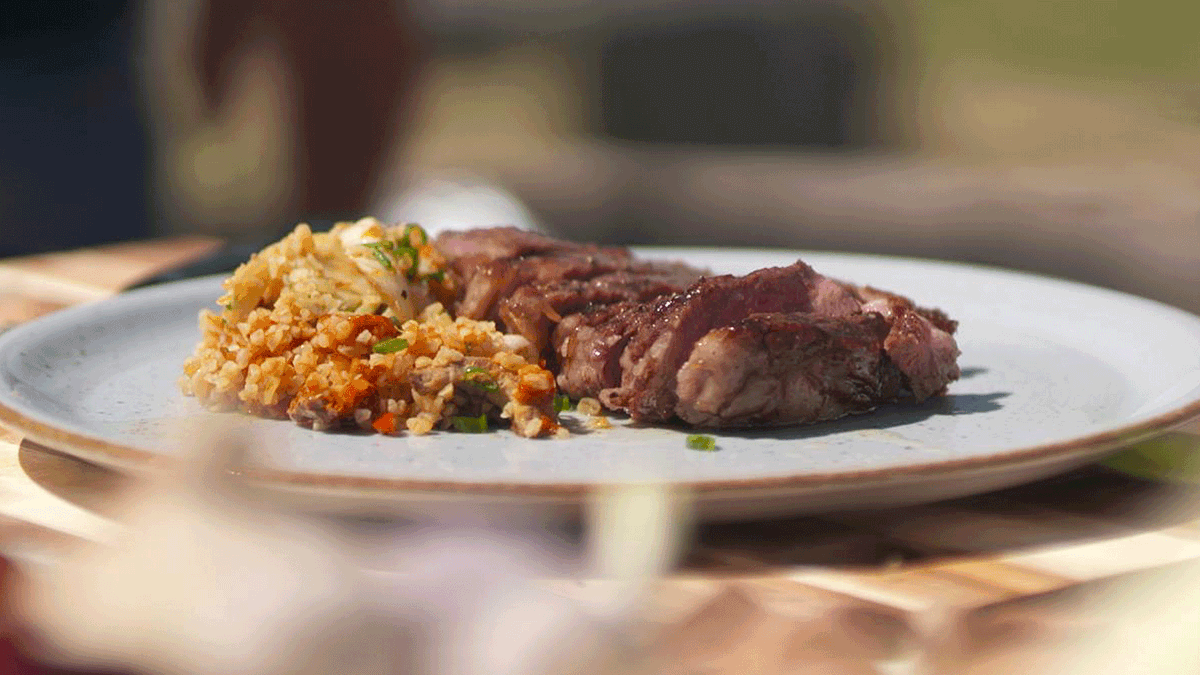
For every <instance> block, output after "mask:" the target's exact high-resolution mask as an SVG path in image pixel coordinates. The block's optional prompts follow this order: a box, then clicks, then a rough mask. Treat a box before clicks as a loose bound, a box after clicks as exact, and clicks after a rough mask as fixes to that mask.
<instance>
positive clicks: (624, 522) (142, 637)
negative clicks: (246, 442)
mask: <svg viewBox="0 0 1200 675" xmlns="http://www.w3.org/2000/svg"><path fill="white" fill-rule="evenodd" d="M199 452H200V453H201V454H199V455H197V456H196V457H193V458H190V459H189V460H187V461H185V462H183V463H181V464H180V465H179V466H178V467H174V468H172V469H171V470H170V471H168V472H167V474H166V475H165V476H163V477H160V478H157V479H152V480H150V481H148V482H147V483H145V484H141V485H138V486H135V487H134V488H133V489H132V490H131V491H130V492H129V493H128V494H127V495H126V496H125V500H124V502H123V504H124V505H123V507H121V508H120V509H119V513H120V515H119V516H118V520H119V521H120V522H121V523H122V524H123V525H124V526H125V528H126V530H125V532H124V533H123V535H121V536H119V537H117V541H115V542H114V545H113V546H111V547H110V546H103V545H97V544H86V545H85V544H81V545H80V546H79V547H78V548H77V549H76V550H75V551H74V552H72V553H70V554H68V556H67V558H66V559H65V560H64V561H63V562H62V563H61V564H59V565H55V566H53V567H50V568H45V569H35V570H31V571H30V572H29V574H28V577H27V579H26V581H25V582H24V583H22V584H21V585H20V586H19V587H18V588H17V595H16V601H17V609H18V615H19V616H20V618H21V620H22V622H23V624H24V625H26V626H27V627H28V628H29V630H30V631H31V634H32V636H33V637H34V638H35V641H34V642H33V644H34V645H35V648H36V649H37V653H38V655H39V658H43V659H46V660H49V661H51V662H54V663H60V664H64V665H69V666H71V667H77V668H89V669H117V670H121V671H133V672H139V673H149V674H163V675H174V674H179V675H184V674H187V675H204V674H209V673H211V674H213V675H217V674H220V675H268V674H280V675H282V674H284V673H287V674H291V675H299V674H301V673H313V674H314V675H315V674H318V673H321V674H325V673H330V674H332V673H338V674H339V675H343V674H344V675H355V674H364V675H365V674H368V673H380V674H383V673H407V674H420V673H426V674H429V675H433V674H436V673H454V674H456V675H470V674H472V673H478V674H479V675H485V674H486V675H505V674H512V675H517V674H522V675H525V674H528V675H534V674H538V673H545V674H546V675H550V674H560V673H568V672H578V673H590V672H611V671H612V668H614V667H616V661H614V659H623V660H624V659H635V660H636V654H635V653H634V652H632V651H630V649H631V648H632V646H633V645H635V644H636V643H637V640H635V639H634V636H632V635H630V634H628V633H627V627H626V626H625V622H626V621H627V620H628V618H629V617H631V616H632V615H633V614H634V613H636V612H637V611H638V610H639V607H640V603H641V602H643V600H644V597H643V593H644V591H645V589H646V583H647V582H648V581H649V580H651V579H654V578H656V577H658V576H659V575H661V574H662V573H664V572H665V571H666V570H668V569H669V568H670V567H672V566H673V565H674V564H675V560H676V558H677V556H678V550H679V549H678V545H677V542H676V539H677V537H678V536H679V524H678V523H679V522H680V521H678V520H677V516H678V514H677V512H676V511H675V510H674V508H673V505H674V504H675V502H674V501H673V497H672V495H671V494H670V493H668V492H666V491H664V490H662V489H661V488H656V487H654V486H647V487H644V488H629V489H621V488H618V489H616V490H615V491H614V492H613V493H612V494H611V495H609V496H607V497H603V498H601V499H599V500H598V501H597V502H596V506H595V509H594V511H593V513H594V518H595V522H596V523H597V524H598V527H597V534H596V535H595V536H596V537H599V538H600V539H599V540H596V541H593V549H594V550H593V553H592V555H591V556H590V558H589V559H586V560H576V559H573V558H572V556H570V555H569V554H568V553H567V552H566V551H564V550H561V549H560V548H557V547H555V546H553V545H552V544H551V542H550V539H548V538H543V537H540V536H536V535H532V534H528V533H527V534H525V535H519V534H516V533H515V532H505V531H502V530H495V529H478V528H464V527H454V526H449V525H446V526H440V527H439V526H435V525H424V526H420V527H401V526H399V525H393V526H387V525H384V524H383V523H378V524H377V526H376V527H369V528H366V529H365V530H362V531H356V532H351V531H350V530H349V529H347V528H346V527H337V526H335V524H334V523H332V522H330V521H322V520H317V519H316V518H313V517H305V516H302V515H301V514H298V513H295V512H292V511H290V510H288V509H286V508H281V506H280V505H279V504H278V503H275V502H272V501H271V500H270V499H268V498H266V497H264V495H262V494H261V493H258V492H256V491H255V490H254V489H253V488H251V487H250V486H248V485H247V484H245V483H244V482H243V481H242V479H240V478H238V477H236V476H235V475H233V474H231V473H229V471H230V470H231V469H233V468H234V467H239V466H242V462H243V460H244V457H243V456H242V455H243V453H245V452H246V450H245V448H244V446H242V445H240V444H239V443H237V442H230V441H225V442H223V443H221V444H219V445H218V446H217V447H215V448H214V447H210V446H208V445H207V444H204V445H202V447H201V448H200V450H199ZM205 453H207V454H205ZM630 490H632V492H631V491H630ZM343 525H345V524H343ZM576 574H583V575H590V574H596V575H601V576H603V577H605V578H607V579H609V580H611V581H615V582H617V583H616V585H615V586H613V587H612V589H613V590H612V591H611V592H606V593H601V594H600V596H599V597H598V598H593V600H592V601H591V602H578V601H570V600H567V599H565V598H563V597H560V596H557V595H554V594H552V593H549V592H547V591H546V590H544V589H542V588H539V587H538V586H537V585H536V584H535V583H534V577H542V578H545V577H547V576H554V577H557V578H568V577H571V576H573V575H576Z"/></svg>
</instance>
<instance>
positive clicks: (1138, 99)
mask: <svg viewBox="0 0 1200 675" xmlns="http://www.w3.org/2000/svg"><path fill="white" fill-rule="evenodd" d="M1197 18H1200V6H1194V5H1192V4H1188V3H1179V2H1176V1H1175V0H1144V1H1142V2H1135V1H1134V0H1106V1H1105V2H1094V1H1091V0H1010V1H1007V2H1001V1H999V0H942V1H940V2H935V3H918V2H915V1H911V0H863V1H859V2H852V1H850V0H845V1H838V0H805V1H803V2H782V1H773V0H750V1H748V2H736V3H735V2H731V1H729V0H724V1H719V0H691V1H683V0H618V1H610V2H605V3H597V2H586V1H585V0H536V1H535V0H530V1H523V2H519V3H514V2H504V1H501V0H418V1H415V2H398V1H395V0H362V1H360V2H355V3H328V2H321V1H318V0H290V1H287V2H284V1H280V0H240V1H239V0H183V1H180V2H165V1H161V2H151V1H145V0H143V1H141V2H138V1H132V0H127V1H125V2H117V1H112V2H101V1H99V0H94V1H87V0H60V1H54V0H31V1H29V2H26V3H24V4H22V5H19V6H16V8H15V9H11V10H9V11H8V17H7V18H6V20H5V23H4V24H3V27H2V28H0V31H2V33H0V38H2V40H3V47H2V50H0V55H2V56H0V77H2V78H3V82H4V84H3V87H2V88H0V92H3V93H2V96H3V98H4V101H3V105H2V106H0V115H3V116H4V119H3V124H2V125H0V143H2V144H3V145H2V146H0V177H2V182H0V186H3V187H0V218H2V219H3V220H2V222H3V223H4V225H3V228H2V229H0V255H15V254H20V253H29V252H35V251H41V250H50V249H61V248H67V247H74V246H82V245H89V244H94V243H99V242H104V241H115V240H120V239H128V238H136V237H148V236H159V235H169V234H177V233H184V232H188V233H208V234H215V235H219V236H222V237H226V238H229V239H232V240H245V241H253V240H255V239H256V238H259V237H269V236H276V235H278V234H279V233H281V232H282V231H283V230H284V229H286V228H288V227H290V226H291V225H292V224H294V223H295V222H297V221H299V220H305V219H337V218H351V217H357V216H359V215H362V214H365V213H374V214H378V215H380V216H381V217H386V218H395V219H411V220H422V221H432V222H423V224H429V225H432V226H433V227H434V228H439V227H469V226H475V225H489V224H495V223H498V222H510V221H517V222H519V224H523V225H527V226H532V227H541V228H544V229H546V230H548V231H550V232H552V233H555V234H558V235H561V236H564V237H568V238H574V239H590V240H598V241H605V242H616V243H639V244H721V245H744V246H787V247H794V248H810V249H829V250H846V251H869V252H880V253H892V254H903V255H914V256H925V257H935V258H946V259H956V260H966V261H974V262H984V263H991V264H999V265H1004V266H1007V267H1015V268H1020V269H1028V270H1034V271H1038V272H1043V273H1048V274H1054V275H1057V276H1066V277H1071V278H1076V279H1080V280H1084V281H1089V282H1092V283H1097V284H1101V285H1105V286H1109V287H1114V288H1119V289H1123V290H1127V291H1132V292H1135V293H1139V294H1143V295H1148V296H1151V297H1155V298H1158V299H1161V300H1165V301H1167V302H1171V303H1173V304H1176V305H1180V306H1184V307H1187V308H1189V309H1192V310H1197V311H1200V294H1197V293H1195V292H1194V291H1193V288H1194V284H1195V280H1196V279H1200V180H1198V179H1200V165H1198V162H1197V160H1196V157H1200V153H1198V152H1197V151H1198V150H1200V79H1198V74H1200V40H1197V39H1196V38H1195V37H1194V34H1193V33H1194V30H1193V29H1192V26H1194V25H1195V20H1196V19H1197ZM417 216H420V217H417Z"/></svg>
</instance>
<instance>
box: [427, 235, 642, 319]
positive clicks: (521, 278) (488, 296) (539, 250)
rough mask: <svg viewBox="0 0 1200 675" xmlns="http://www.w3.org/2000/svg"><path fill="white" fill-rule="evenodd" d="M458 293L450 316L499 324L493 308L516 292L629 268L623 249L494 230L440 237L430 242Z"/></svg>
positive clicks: (627, 255) (628, 254)
mask: <svg viewBox="0 0 1200 675" xmlns="http://www.w3.org/2000/svg"><path fill="white" fill-rule="evenodd" d="M435 245H436V246H437V248H438V250H440V251H441V252H442V254H443V255H445V256H446V257H447V259H448V260H449V270H450V274H451V275H452V277H453V279H454V282H455V285H456V287H457V288H458V299H457V301H456V302H455V304H454V311H455V314H456V315H458V316H465V317H468V318H471V319H490V320H492V321H499V320H500V316H499V314H498V312H497V309H498V308H497V305H498V303H499V302H500V301H501V300H502V299H504V298H507V297H508V296H510V295H512V293H513V292H514V291H516V290H517V289H518V288H520V287H521V286H525V285H527V284H534V283H547V282H555V281H561V280H565V279H590V278H592V277H595V276H599V275H601V274H606V273H609V272H615V271H618V270H623V269H628V268H630V267H631V266H633V265H634V261H633V257H632V255H631V254H630V253H629V251H628V250H627V249H624V248H620V247H600V246H596V245H594V244H577V243H575V242H569V241H562V240H558V239H551V238H550V237H546V236H544V235H540V234H536V233H532V232H526V231H524V230H518V229H516V228H512V227H497V228H488V229H483V230H468V231H466V232H445V233H443V234H441V235H440V236H438V238H437V239H436V241H435Z"/></svg>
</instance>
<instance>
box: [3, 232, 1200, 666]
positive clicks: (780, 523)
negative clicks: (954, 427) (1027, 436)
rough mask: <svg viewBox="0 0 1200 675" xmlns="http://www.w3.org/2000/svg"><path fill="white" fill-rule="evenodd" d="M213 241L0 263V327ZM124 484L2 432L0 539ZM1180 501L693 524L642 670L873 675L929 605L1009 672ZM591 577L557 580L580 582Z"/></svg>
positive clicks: (47, 536)
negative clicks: (655, 658) (651, 656)
mask: <svg viewBox="0 0 1200 675" xmlns="http://www.w3.org/2000/svg"><path fill="white" fill-rule="evenodd" d="M218 246H219V242H218V241H217V240H214V239H208V238H176V239H169V240H156V241H147V242H135V243H125V244H118V245H112V246H105V247H99V248H94V249H87V250H82V251H72V252H63V253H54V254H47V255H39V256H32V257H27V258H17V259H9V260H3V261H0V327H5V326H10V325H15V324H17V323H20V322H23V321H27V320H30V319H33V318H35V317H37V316H39V315H42V314H45V313H48V312H52V311H55V310H57V309H60V308H63V307H67V306H70V305H74V304H78V303H82V302H92V301H97V300H102V299H104V298H106V297H108V296H110V295H112V294H114V293H116V292H118V291H119V290H120V289H122V288H123V287H125V286H127V285H129V284H130V283H133V282H135V281H137V280H138V279H139V278H142V277H144V276H146V275H149V274H151V273H153V272H155V271H158V270H161V269H163V268H167V267H170V266H172V265H175V264H178V263H181V262H183V261H186V260H189V259H192V258H195V257H197V256H201V255H203V254H205V253H207V252H209V251H212V250H214V249H215V248H216V247H218ZM1197 431H1200V426H1195V425H1193V426H1192V427H1191V428H1190V432H1197ZM1197 440H1200V436H1198V437H1197ZM122 480H123V479H122V478H121V477H119V476H116V475H115V474H113V473H111V472H109V471H108V470H105V469H102V468H99V467H95V466H91V465H88V464H86V463H83V462H80V461H78V460H75V459H72V458H69V457H66V456H63V455H59V454H57V453H54V452H52V451H49V450H47V449H45V448H41V447H38V446H36V445H34V444H32V443H29V442H25V441H23V440H22V438H21V436H20V434H19V433H17V432H16V431H13V430H5V429H2V428H0V544H3V546H4V547H5V551H6V552H10V553H13V552H15V553H18V554H20V555H25V556H29V557H42V558H52V556H53V555H54V553H55V551H56V550H59V547H62V546H66V545H70V543H71V542H72V541H75V540H76V539H77V538H85V539H99V540H102V539H104V538H105V537H106V536H108V533H109V532H110V531H111V529H112V528H113V527H114V524H113V523H111V522H110V521H109V520H108V519H107V518H106V517H105V515H104V513H105V503H106V496H107V495H109V494H111V492H112V490H113V489H114V487H115V486H117V485H118V484H119V483H120V482H121V481H122ZM1194 497H1195V495H1194V494H1193V490H1191V489H1190V488H1188V487H1186V486H1180V485H1168V484H1158V483H1152V482H1147V481H1142V480H1137V479H1134V478H1129V477H1127V476H1124V475H1122V474H1118V473H1115V472H1111V471H1108V470H1106V469H1103V468H1100V467H1089V468H1085V469H1082V470H1078V471H1075V472H1072V473H1070V474H1067V475H1064V476H1060V477H1056V478H1053V479H1049V480H1045V481H1042V482H1039V483H1035V484H1032V485H1027V486H1023V487H1019V488H1014V489H1009V490H1004V491H1001V492H996V493H991V494H986V495H980V496H977V497H971V498H964V499H957V500H953V501H948V502H941V503H936V504H929V505H922V506H913V507H909V508H899V509H887V510H882V511H868V512H854V513H839V514H826V515H822V516H819V517H797V518H788V519H778V520H769V521H758V522H749V523H736V524H719V525H707V526H703V527H702V528H701V529H700V531H699V533H698V536H697V538H696V541H695V544H694V546H693V547H692V548H691V550H690V553H689V554H688V556H687V559H686V561H685V564H684V565H683V567H682V569H680V570H679V571H678V572H677V573H675V574H674V575H672V576H671V577H669V578H667V579H664V580H663V581H662V582H661V583H660V584H658V587H657V591H656V595H655V597H654V599H653V602H652V603H651V605H652V607H653V612H652V617H651V622H652V623H653V625H655V626H656V627H658V628H659V629H660V630H659V631H658V632H657V633H656V635H659V636H660V638H659V639H657V640H656V642H655V650H656V653H657V654H659V655H660V656H662V657H663V658H662V659H661V660H660V661H659V662H658V663H659V667H658V668H657V669H656V670H658V671H660V672H661V671H666V672H673V673H674V672H677V673H681V674H682V673H726V672H727V673H776V672H778V673H795V672H831V673H832V672H877V671H875V670H864V669H863V668H862V667H860V666H861V665H862V663H864V662H865V660H868V661H869V660H876V661H877V660H878V659H881V658H885V657H888V655H889V654H892V653H893V652H896V650H898V649H900V647H899V646H898V645H902V644H904V643H905V640H911V639H913V638H912V636H913V635H917V634H918V633H920V625H921V621H923V620H924V619H920V617H929V616H931V612H933V613H935V614H937V615H938V616H949V615H953V616H955V617H957V618H956V619H955V622H956V624H955V625H959V626H970V627H971V630H969V631H965V632H962V631H960V632H959V633H957V634H958V635H960V636H966V637H962V639H961V640H960V642H963V645H960V647H961V649H960V650H959V651H960V653H961V654H965V655H966V656H964V657H963V658H962V661H961V663H959V665H958V666H956V668H955V672H1009V671H1006V670H1005V668H1007V667H1008V666H1005V665H1003V664H1009V665H1011V664H1012V663H1014V661H1013V659H1018V660H1017V661H1016V662H1019V663H1025V662H1029V660H1030V659H1034V658H1035V656H1033V655H1036V654H1041V653H1045V651H1046V650H1047V649H1051V648H1052V647H1053V646H1054V645H1055V644H1057V642H1058V641H1060V640H1062V639H1064V637H1068V636H1071V635H1077V634H1080V633H1085V632H1087V631H1089V630H1091V627H1093V626H1094V624H1095V621H1096V620H1097V619H1096V617H1095V616H1094V614H1093V613H1091V612H1085V611H1083V610H1081V609H1079V603H1078V601H1077V599H1078V597H1079V596H1080V594H1081V593H1082V594H1087V593H1088V592H1090V591H1091V590H1093V589H1098V588H1102V587H1105V585H1107V584H1111V583H1113V580H1119V579H1122V578H1127V577H1129V576H1130V575H1137V574H1139V573H1142V572H1145V571H1148V570H1156V569H1160V568H1169V567H1171V566H1173V565H1175V564H1176V563H1180V562H1182V561H1190V560H1193V559H1196V558H1200V500H1197V499H1195V498H1194ZM593 583H595V584H599V583H600V582H586V581H564V582H562V583H560V584H557V585H555V586H554V588H555V590H556V591H557V592H561V593H563V594H565V595H579V594H586V593H588V592H589V588H590V587H591V586H590V584H593ZM998 635H1003V636H1004V637H1003V638H1002V639H1001V638H998V637H997V636H998Z"/></svg>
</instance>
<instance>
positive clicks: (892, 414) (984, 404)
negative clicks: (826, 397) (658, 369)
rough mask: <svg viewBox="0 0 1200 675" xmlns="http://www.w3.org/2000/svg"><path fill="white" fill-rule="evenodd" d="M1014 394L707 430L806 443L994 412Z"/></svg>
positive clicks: (952, 396)
mask: <svg viewBox="0 0 1200 675" xmlns="http://www.w3.org/2000/svg"><path fill="white" fill-rule="evenodd" d="M1009 395H1010V392H1006V391H997V392H992V393H988V394H949V395H947V396H938V397H935V398H931V399H929V400H927V401H925V402H923V403H920V404H917V405H912V404H899V403H898V404H889V405H884V406H880V407H879V408H877V409H876V410H874V411H872V412H869V413H864V414H862V415H851V416H848V417H843V418H841V419H836V420H830V421H828V422H818V423H817V424H808V425H804V426H799V427H779V428H772V429H728V430H719V431H718V430H705V433H707V434H711V435H713V436H717V437H725V438H749V439H755V438H772V439H778V440H803V439H807V438H814V437H817V436H826V435H829V434H832V433H843V432H850V431H865V430H868V429H876V430H877V429H890V428H893V427H902V426H906V425H909V424H916V423H918V422H922V421H924V420H927V419H929V418H931V417H936V416H939V415H955V416H957V415H975V414H979V413H985V412H993V411H996V410H999V409H1000V408H1002V407H1003V404H1002V403H1000V401H1001V399H1003V398H1005V397H1006V396H1009Z"/></svg>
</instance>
